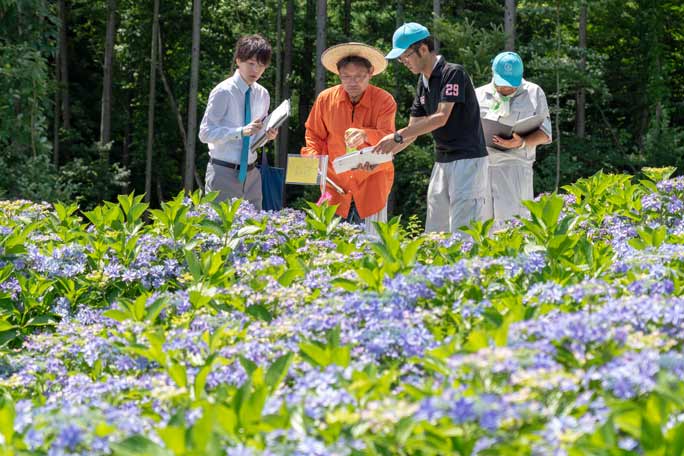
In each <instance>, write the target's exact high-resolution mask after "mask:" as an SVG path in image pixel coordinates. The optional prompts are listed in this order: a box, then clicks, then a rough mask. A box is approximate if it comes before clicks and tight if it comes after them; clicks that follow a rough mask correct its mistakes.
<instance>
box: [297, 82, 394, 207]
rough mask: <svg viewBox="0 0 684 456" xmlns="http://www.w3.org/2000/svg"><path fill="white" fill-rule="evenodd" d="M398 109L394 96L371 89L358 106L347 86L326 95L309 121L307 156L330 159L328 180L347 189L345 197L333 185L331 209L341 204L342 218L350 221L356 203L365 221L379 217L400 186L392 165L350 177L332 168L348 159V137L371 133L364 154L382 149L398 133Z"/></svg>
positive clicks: (351, 174)
mask: <svg viewBox="0 0 684 456" xmlns="http://www.w3.org/2000/svg"><path fill="white" fill-rule="evenodd" d="M396 112H397V103H396V102H395V101H394V98H393V97H392V95H390V94H389V93H388V92H386V91H384V90H382V89H380V88H378V87H375V86H372V85H369V86H368V88H367V89H366V90H365V91H364V92H363V95H362V96H361V99H360V100H359V102H358V103H357V104H356V105H352V102H351V100H350V99H349V95H347V92H345V90H344V89H343V88H342V86H341V85H336V86H335V87H331V88H329V89H326V90H324V91H323V92H321V93H320V94H319V95H318V98H317V99H316V101H315V102H314V105H313V107H312V108H311V112H310V113H309V118H308V119H307V120H306V135H305V140H306V145H305V146H304V147H302V150H301V154H302V155H328V177H329V178H330V179H332V180H333V181H334V182H335V183H336V184H337V185H339V186H340V187H342V189H344V191H345V193H344V195H340V194H339V193H338V192H337V191H336V190H334V189H333V188H332V187H330V186H329V185H328V186H327V187H326V190H327V191H328V192H329V193H330V195H332V200H331V201H330V203H331V204H338V205H339V207H338V208H337V215H339V216H341V217H346V216H347V214H348V213H349V208H350V206H351V201H352V198H353V199H354V202H355V203H356V209H357V210H358V212H359V216H361V218H366V217H368V216H369V215H373V214H375V213H377V212H379V211H380V210H381V209H382V208H383V207H384V206H385V204H387V197H388V196H389V193H390V190H391V189H392V182H393V181H394V166H393V165H392V162H389V163H383V164H381V165H378V167H377V168H375V169H374V170H373V171H370V172H367V171H361V170H354V171H347V172H345V173H341V174H336V173H335V170H334V169H333V166H332V162H333V160H335V159H336V158H337V157H339V156H341V155H344V154H345V152H346V151H345V144H344V132H345V131H346V130H347V129H348V128H360V129H363V131H365V132H366V136H367V137H368V142H367V143H365V144H363V145H361V146H359V149H361V148H363V147H368V146H372V145H375V144H377V142H378V141H380V139H382V138H383V137H384V136H386V135H387V134H389V133H392V132H394V115H395V113H396Z"/></svg>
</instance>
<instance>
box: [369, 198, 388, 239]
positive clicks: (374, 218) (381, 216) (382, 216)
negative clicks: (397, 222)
mask: <svg viewBox="0 0 684 456" xmlns="http://www.w3.org/2000/svg"><path fill="white" fill-rule="evenodd" d="M373 222H381V223H387V204H385V206H384V207H383V208H382V209H380V212H376V213H375V214H373V215H369V216H368V217H366V218H365V219H363V223H364V230H365V231H366V233H368V234H373V235H377V234H378V232H377V230H376V229H375V226H373Z"/></svg>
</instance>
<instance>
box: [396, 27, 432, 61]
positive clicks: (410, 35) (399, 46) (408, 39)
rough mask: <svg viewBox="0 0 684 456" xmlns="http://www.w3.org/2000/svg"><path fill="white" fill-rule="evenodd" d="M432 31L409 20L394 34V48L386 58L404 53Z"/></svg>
mask: <svg viewBox="0 0 684 456" xmlns="http://www.w3.org/2000/svg"><path fill="white" fill-rule="evenodd" d="M428 36H430V32H429V31H428V29H427V28H425V27H423V26H422V25H420V24H418V23H417V22H409V23H408V24H404V25H402V26H401V27H399V28H398V29H397V30H396V31H395V32H394V36H392V50H391V51H390V53H389V54H387V55H386V56H385V58H386V59H396V58H397V57H399V56H400V55H401V54H403V53H404V52H405V51H406V49H408V48H409V46H411V45H412V44H413V43H417V42H418V41H420V40H422V39H425V38H427V37H428Z"/></svg>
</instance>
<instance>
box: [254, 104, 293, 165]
mask: <svg viewBox="0 0 684 456" xmlns="http://www.w3.org/2000/svg"><path fill="white" fill-rule="evenodd" d="M288 117H290V100H289V99H287V100H283V102H282V103H280V105H279V106H278V107H277V108H275V109H274V110H273V112H271V113H270V114H269V115H268V116H266V118H265V119H264V121H263V127H261V130H259V131H258V132H257V133H256V134H255V135H254V138H253V139H252V143H251V145H250V149H251V150H252V152H254V151H255V150H256V149H258V148H259V147H262V146H263V145H264V144H266V142H267V141H268V138H266V132H267V131H268V130H270V129H272V128H279V127H280V126H281V125H282V124H283V122H285V119H287V118H288Z"/></svg>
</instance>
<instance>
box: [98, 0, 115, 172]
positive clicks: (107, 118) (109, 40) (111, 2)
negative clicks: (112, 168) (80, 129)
mask: <svg viewBox="0 0 684 456" xmlns="http://www.w3.org/2000/svg"><path fill="white" fill-rule="evenodd" d="M115 37H116V0H107V33H106V36H105V54H104V76H103V78H102V111H101V113H100V144H101V145H102V146H104V145H105V144H107V143H108V142H110V141H111V136H112V135H111V131H112V79H113V78H112V75H113V65H112V62H113V60H114V39H115ZM101 150H102V151H103V152H102V153H103V154H104V156H103V157H102V158H103V159H106V161H107V162H108V161H109V149H108V148H106V147H102V148H101Z"/></svg>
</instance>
